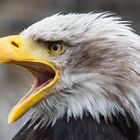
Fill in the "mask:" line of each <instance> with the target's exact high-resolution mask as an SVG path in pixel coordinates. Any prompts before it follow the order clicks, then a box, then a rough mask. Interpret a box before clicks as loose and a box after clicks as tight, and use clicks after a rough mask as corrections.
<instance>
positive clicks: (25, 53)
mask: <svg viewBox="0 0 140 140" xmlns="http://www.w3.org/2000/svg"><path fill="white" fill-rule="evenodd" d="M44 52H45V53H44ZM43 56H44V57H43ZM0 63H9V64H17V65H21V66H24V65H26V64H27V63H30V64H31V63H32V64H36V65H34V69H36V66H37V65H41V67H43V66H44V67H45V66H46V67H47V68H49V69H51V71H54V74H55V76H54V77H53V79H52V80H51V81H50V82H49V83H47V84H45V85H44V86H42V87H41V88H38V90H35V92H33V93H32V94H31V93H28V94H26V95H25V96H24V97H23V98H22V99H21V100H20V101H19V103H18V104H17V105H15V106H14V107H13V109H12V110H11V112H10V113H9V116H8V123H9V124H10V123H13V122H15V121H16V120H17V119H19V118H20V117H22V116H23V115H24V114H25V113H26V112H27V111H28V110H29V109H30V108H31V107H33V106H34V105H36V104H37V103H39V102H40V101H41V100H42V99H44V98H46V97H47V96H49V95H50V89H52V88H53V86H54V85H55V83H57V81H58V79H59V69H57V68H56V67H55V66H54V65H53V63H52V61H51V59H50V58H49V56H47V53H46V50H45V47H40V46H39V44H38V43H37V42H34V41H30V40H27V39H25V38H23V37H22V36H20V35H16V36H9V37H4V38H1V39H0ZM30 64H29V65H30ZM29 67H30V66H29ZM30 69H31V67H30ZM34 69H33V67H32V69H31V70H30V71H31V72H32V73H33V74H34V75H36V74H37V73H38V71H39V70H37V71H35V70H34ZM45 74H46V73H45ZM34 88H35V87H33V89H34Z"/></svg>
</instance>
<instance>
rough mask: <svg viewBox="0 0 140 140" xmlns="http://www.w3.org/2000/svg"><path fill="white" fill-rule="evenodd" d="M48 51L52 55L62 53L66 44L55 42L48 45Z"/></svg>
mask: <svg viewBox="0 0 140 140" xmlns="http://www.w3.org/2000/svg"><path fill="white" fill-rule="evenodd" d="M48 52H49V53H50V54H51V55H54V56H56V55H60V54H62V53H63V52H64V44H63V43H62V42H53V43H51V44H49V46H48Z"/></svg>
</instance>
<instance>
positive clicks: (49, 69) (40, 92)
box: [8, 60, 59, 123]
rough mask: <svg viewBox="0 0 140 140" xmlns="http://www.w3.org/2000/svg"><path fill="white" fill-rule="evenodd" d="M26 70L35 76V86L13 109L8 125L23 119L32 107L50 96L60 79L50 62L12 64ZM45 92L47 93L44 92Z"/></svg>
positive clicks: (19, 62)
mask: <svg viewBox="0 0 140 140" xmlns="http://www.w3.org/2000/svg"><path fill="white" fill-rule="evenodd" d="M10 63H12V64H16V65H18V66H21V67H24V68H26V69H27V70H28V71H30V72H31V73H32V74H33V76H34V84H33V86H32V88H31V90H30V91H29V92H28V93H27V94H26V95H25V96H24V97H22V99H21V100H20V101H19V102H18V104H17V105H15V106H14V107H13V109H12V110H11V112H10V113H9V117H8V123H12V122H14V121H16V120H17V119H19V118H20V117H22V116H23V115H24V114H25V113H26V112H27V111H28V110H29V109H30V108H31V107H33V106H35V105H36V104H37V103H39V102H40V101H41V100H43V99H44V98H46V97H47V96H49V95H50V94H51V93H50V92H49V89H50V88H52V87H53V86H54V85H55V83H56V82H57V81H58V79H59V70H58V69H57V68H55V67H54V66H53V65H52V64H50V63H48V62H44V61H43V62H38V61H35V62H34V61H33V60H32V61H14V62H10ZM44 91H45V92H44Z"/></svg>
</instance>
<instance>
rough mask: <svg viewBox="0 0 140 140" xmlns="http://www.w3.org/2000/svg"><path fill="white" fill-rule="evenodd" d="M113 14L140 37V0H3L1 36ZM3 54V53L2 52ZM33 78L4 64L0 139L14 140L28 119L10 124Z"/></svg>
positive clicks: (0, 83) (1, 69)
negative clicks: (45, 21)
mask: <svg viewBox="0 0 140 140" xmlns="http://www.w3.org/2000/svg"><path fill="white" fill-rule="evenodd" d="M91 11H94V12H104V11H110V12H115V13H117V14H118V15H120V16H121V17H122V18H123V19H124V20H128V21H132V27H133V28H134V29H135V30H136V32H137V33H138V34H140V17H139V16H140V0H0V37H2V36H6V35H11V34H18V33H20V32H21V31H22V30H24V29H25V28H27V27H28V26H29V25H31V24H32V23H34V22H36V21H39V20H41V19H42V18H45V17H46V16H50V15H53V14H56V13H58V12H61V13H64V14H67V13H71V12H76V13H81V12H84V13H86V12H91ZM0 51H1V50H0ZM31 84H32V76H31V75H30V74H29V73H28V72H25V71H24V70H23V69H21V68H19V67H15V66H6V65H3V66H1V65H0V140H10V139H11V138H12V136H13V135H14V134H15V133H16V132H17V130H18V129H19V128H20V127H21V125H22V124H23V122H24V121H25V120H26V118H27V117H28V115H29V113H28V114H26V115H25V116H24V117H23V118H22V119H20V120H19V121H17V122H16V123H15V124H12V125H8V124H7V115H8V112H9V111H10V109H11V107H12V106H13V105H14V104H15V103H17V102H18V101H19V99H20V98H21V97H22V96H23V95H24V94H25V93H26V92H28V90H29V89H30V87H31Z"/></svg>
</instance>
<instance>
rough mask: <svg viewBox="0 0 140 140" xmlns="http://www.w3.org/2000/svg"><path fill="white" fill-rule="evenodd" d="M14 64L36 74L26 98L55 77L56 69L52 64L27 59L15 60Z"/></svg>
mask: <svg viewBox="0 0 140 140" xmlns="http://www.w3.org/2000/svg"><path fill="white" fill-rule="evenodd" d="M14 64H16V65H18V66H22V67H24V68H26V69H27V70H28V71H30V72H31V73H32V74H33V76H34V84H33V86H32V89H31V90H30V91H29V93H28V94H26V98H27V97H28V96H30V95H31V94H33V93H35V92H37V91H39V90H40V89H42V88H43V87H45V86H47V85H48V84H49V83H50V82H51V81H52V80H53V79H54V77H55V71H54V70H53V69H52V68H51V67H50V66H48V65H46V64H43V63H40V62H29V61H28V62H26V61H25V62H14ZM24 98H25V97H24Z"/></svg>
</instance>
